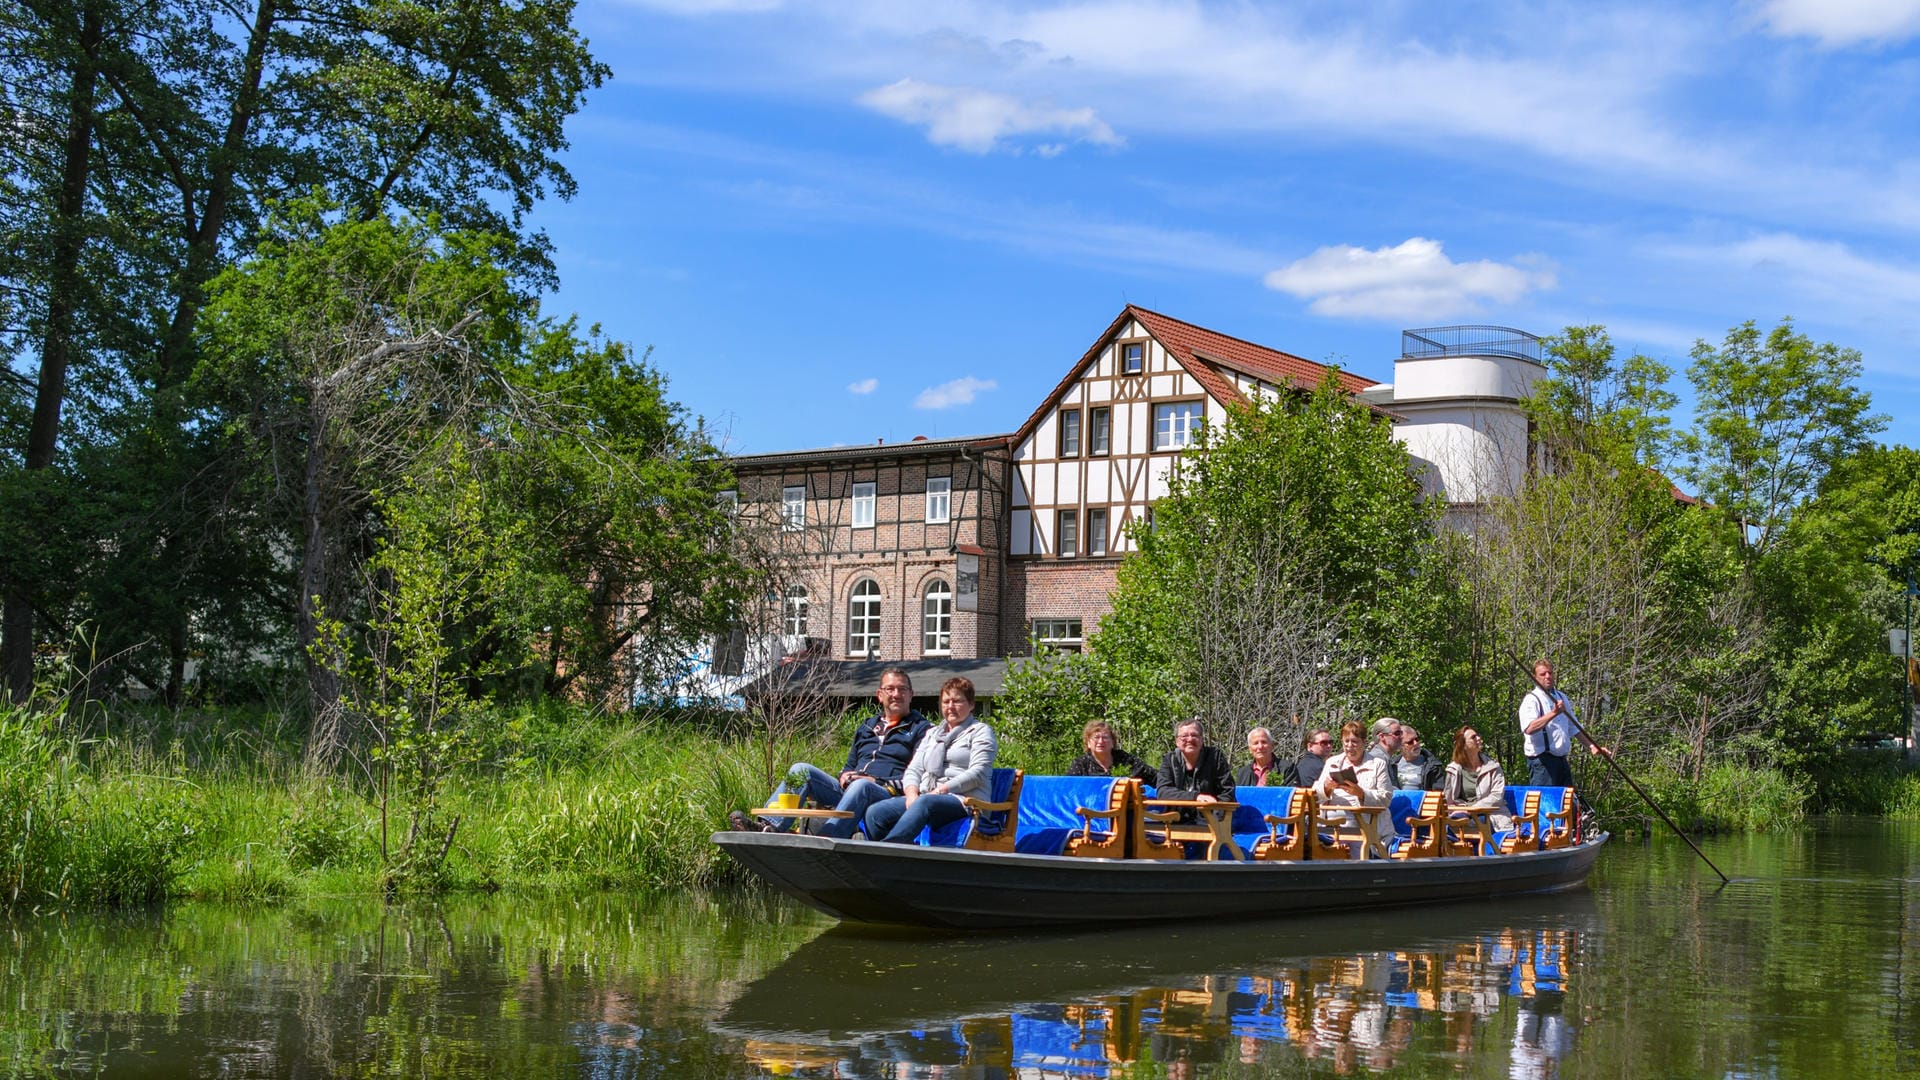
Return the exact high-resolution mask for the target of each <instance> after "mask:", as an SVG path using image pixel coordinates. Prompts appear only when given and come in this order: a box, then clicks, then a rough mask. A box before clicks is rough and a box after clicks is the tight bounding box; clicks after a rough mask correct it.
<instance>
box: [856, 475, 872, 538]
mask: <svg viewBox="0 0 1920 1080" xmlns="http://www.w3.org/2000/svg"><path fill="white" fill-rule="evenodd" d="M873 490H874V485H872V484H855V485H853V527H854V528H856V529H871V528H873Z"/></svg>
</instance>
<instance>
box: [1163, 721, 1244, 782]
mask: <svg viewBox="0 0 1920 1080" xmlns="http://www.w3.org/2000/svg"><path fill="white" fill-rule="evenodd" d="M1153 783H1154V786H1155V787H1157V788H1159V789H1160V790H1159V792H1158V794H1157V796H1156V797H1157V798H1161V799H1192V800H1195V801H1197V802H1221V801H1223V800H1224V801H1232V799H1233V768H1232V766H1230V765H1228V764H1227V755H1225V754H1223V753H1221V752H1220V748H1219V747H1217V746H1209V745H1207V741H1206V737H1205V735H1204V734H1203V733H1202V732H1201V730H1200V720H1199V718H1198V717H1196V718H1194V719H1192V720H1182V721H1181V722H1180V723H1178V724H1175V725H1174V726H1173V749H1172V750H1171V751H1169V752H1168V754H1167V756H1166V757H1164V758H1161V759H1160V771H1159V772H1158V773H1157V774H1155V776H1154V778H1153Z"/></svg>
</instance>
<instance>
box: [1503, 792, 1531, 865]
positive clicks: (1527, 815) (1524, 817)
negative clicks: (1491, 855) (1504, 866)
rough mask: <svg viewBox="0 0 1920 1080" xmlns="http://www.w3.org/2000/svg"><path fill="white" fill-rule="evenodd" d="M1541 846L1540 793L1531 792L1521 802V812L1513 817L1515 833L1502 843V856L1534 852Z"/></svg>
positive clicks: (1508, 835) (1510, 834)
mask: <svg viewBox="0 0 1920 1080" xmlns="http://www.w3.org/2000/svg"><path fill="white" fill-rule="evenodd" d="M1539 846H1540V793H1539V792H1538V791H1529V792H1527V794H1526V795H1525V797H1524V798H1522V799H1521V801H1520V812H1519V813H1517V814H1515V815H1513V832H1511V833H1509V834H1507V838H1506V839H1504V840H1502V841H1500V854H1502V855H1511V854H1513V853H1514V852H1516V851H1520V850H1523V849H1524V850H1529V851H1530V850H1534V849H1536V848H1538V847H1539Z"/></svg>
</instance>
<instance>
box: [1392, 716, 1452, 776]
mask: <svg viewBox="0 0 1920 1080" xmlns="http://www.w3.org/2000/svg"><path fill="white" fill-rule="evenodd" d="M1446 771H1447V764H1446V762H1444V761H1441V760H1440V759H1439V758H1437V757H1434V756H1433V755H1432V754H1429V753H1427V749H1426V747H1424V746H1421V745H1420V733H1419V732H1417V731H1415V730H1413V728H1411V727H1408V726H1407V725H1406V724H1401V725H1400V756H1399V757H1397V758H1395V759H1394V760H1393V768H1392V769H1391V770H1390V771H1389V774H1388V775H1390V776H1392V777H1393V786H1394V787H1396V788H1399V789H1400V790H1401V791H1439V790H1440V780H1441V777H1442V776H1443V775H1444V774H1445V773H1446Z"/></svg>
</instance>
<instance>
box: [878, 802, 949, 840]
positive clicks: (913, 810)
mask: <svg viewBox="0 0 1920 1080" xmlns="http://www.w3.org/2000/svg"><path fill="white" fill-rule="evenodd" d="M966 816H967V807H966V804H965V803H962V802H961V801H960V797H959V796H958V795H922V796H920V797H919V798H917V799H915V800H913V805H912V806H908V805H907V797H906V796H904V795H901V796H897V797H895V798H891V799H887V800H885V801H884V802H878V803H875V804H873V808H872V809H870V810H868V811H867V838H868V839H870V840H884V841H886V842H887V843H889V844H911V843H913V842H914V840H916V839H918V838H919V836H920V830H921V829H929V828H931V829H938V828H939V827H940V826H942V825H948V824H952V823H953V822H956V821H959V820H960V819H961V818H963V817H966Z"/></svg>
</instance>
